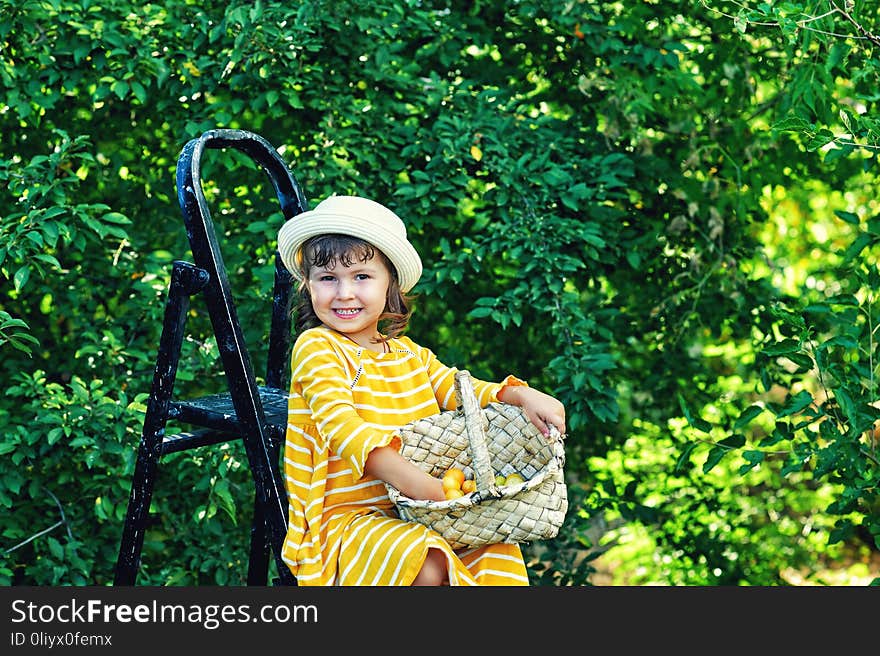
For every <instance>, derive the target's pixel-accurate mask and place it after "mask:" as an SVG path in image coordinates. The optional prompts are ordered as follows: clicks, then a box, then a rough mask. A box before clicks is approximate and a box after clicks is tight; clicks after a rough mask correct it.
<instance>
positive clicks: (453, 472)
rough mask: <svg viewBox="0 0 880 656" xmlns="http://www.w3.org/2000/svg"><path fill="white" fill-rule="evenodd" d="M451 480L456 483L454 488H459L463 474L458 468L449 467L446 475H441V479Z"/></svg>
mask: <svg viewBox="0 0 880 656" xmlns="http://www.w3.org/2000/svg"><path fill="white" fill-rule="evenodd" d="M447 477H449V478H452V479H455V481H456V485H455V486H456V487H461V484H462V483H463V482H464V472H463V471H462V470H460V469H459V468H458V467H450V468H449V469H447V470H446V473H445V474H443V478H447Z"/></svg>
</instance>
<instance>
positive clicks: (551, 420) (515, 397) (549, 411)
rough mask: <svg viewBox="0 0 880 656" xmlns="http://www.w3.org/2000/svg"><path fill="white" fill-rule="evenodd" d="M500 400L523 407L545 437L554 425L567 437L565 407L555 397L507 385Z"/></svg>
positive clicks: (500, 393)
mask: <svg viewBox="0 0 880 656" xmlns="http://www.w3.org/2000/svg"><path fill="white" fill-rule="evenodd" d="M498 400H499V401H501V402H502V403H509V404H511V405H518V406H519V407H521V408H522V409H523V411H524V412H525V413H526V416H527V417H528V418H529V421H531V422H532V423H533V424H534V425H535V426H536V427H537V429H538V430H539V431H541V433H542V434H543V435H545V436H549V435H550V426H551V425H552V426H555V427H556V430H558V431H559V433H560V434H561V435H563V436H565V406H564V405H562V403H561V402H560V401H558V400H557V399H556V398H555V397H552V396H550V395H549V394H545V393H544V392H542V391H540V390H536V389H535V388H533V387H526V386H524V385H505V386H504V387H502V388H501V391H500V392H499V393H498Z"/></svg>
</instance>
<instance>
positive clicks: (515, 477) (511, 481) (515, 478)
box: [504, 472, 526, 485]
mask: <svg viewBox="0 0 880 656" xmlns="http://www.w3.org/2000/svg"><path fill="white" fill-rule="evenodd" d="M525 480H526V479H524V478H523V477H522V474H518V473H516V472H513V473H512V474H508V475H507V477H506V478H505V479H504V484H505V485H517V484H519V483H524V482H525Z"/></svg>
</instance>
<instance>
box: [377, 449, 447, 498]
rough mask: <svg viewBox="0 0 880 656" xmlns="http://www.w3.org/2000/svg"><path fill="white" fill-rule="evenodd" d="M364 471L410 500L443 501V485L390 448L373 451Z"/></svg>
mask: <svg viewBox="0 0 880 656" xmlns="http://www.w3.org/2000/svg"><path fill="white" fill-rule="evenodd" d="M364 471H365V472H366V473H368V474H369V475H370V476H373V477H375V478H378V479H381V480H383V481H385V482H386V483H388V484H390V485H393V486H394V487H396V488H397V489H398V490H400V491H401V492H403V493H404V494H405V495H406V496H408V497H409V498H410V499H428V500H431V501H443V500H444V499H445V498H446V497H445V496H444V495H443V483H442V482H441V481H440V479H439V478H435V477H433V476H431V475H430V474H428V473H427V472H423V471H422V470H421V469H419V468H418V467H416V466H415V465H414V464H413V463H411V462H410V461H409V460H407V459H406V458H404V457H403V456H402V455H400V453H399V452H398V451H397V450H395V449H394V448H393V447H390V446H380V447H377V448H375V449H373V450H372V451H371V452H370V455H369V456H367V462H366V464H365V466H364Z"/></svg>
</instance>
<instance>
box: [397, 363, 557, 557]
mask: <svg viewBox="0 0 880 656" xmlns="http://www.w3.org/2000/svg"><path fill="white" fill-rule="evenodd" d="M455 393H456V397H457V400H458V405H457V408H456V409H455V410H448V411H444V412H440V413H438V414H435V415H431V416H430V417H425V418H424V419H419V420H417V421H414V422H411V423H409V424H407V425H406V426H404V427H403V428H401V429H400V438H401V441H402V447H401V451H400V452H401V454H402V455H403V456H404V457H406V458H408V459H409V460H410V461H412V462H413V463H415V465H416V466H418V467H419V468H420V469H422V470H423V471H425V472H427V473H429V474H430V475H431V476H435V477H441V476H442V475H443V473H444V472H445V471H446V470H447V469H449V468H450V467H458V468H459V469H461V470H462V471H464V473H465V475H467V476H468V477H471V476H473V478H474V479H475V481H476V488H477V489H476V491H475V492H471V493H470V494H466V495H465V496H463V497H459V498H458V499H451V500H446V501H427V500H424V499H410V498H409V497H407V496H406V495H404V494H402V493H401V492H400V491H399V490H398V489H397V488H395V487H394V486H392V485H389V484H386V486H385V487H386V488H387V490H388V496H389V498H390V499H391V501H392V502H393V503H394V504H395V506H396V507H397V511H398V514H399V515H400V517H401V518H403V519H406V520H408V521H414V522H419V523H421V524H424V525H426V526H428V527H429V528H432V529H434V530H435V531H437V532H438V533H440V534H441V535H442V536H443V537H444V538H445V539H446V541H447V542H449V544H450V545H451V546H452V547H453V548H454V549H460V548H465V547H478V546H482V545H486V544H495V543H498V542H509V543H522V542H532V541H534V540H547V539H550V538H554V537H556V534H557V533H558V531H559V527H560V526H561V525H562V522H563V520H564V519H565V513H566V511H567V510H568V494H567V490H566V487H565V481H564V478H563V466H564V465H565V449H564V446H563V438H562V436H561V435H560V433H559V431H557V430H555V429H551V433H550V436H549V437H545V436H544V435H542V434H541V432H540V431H539V430H538V429H537V428H536V427H535V426H534V424H532V422H531V421H529V419H528V417H527V416H526V415H525V413H524V412H523V410H522V409H521V408H519V407H516V406H513V405H508V404H505V403H490V404H489V405H487V406H486V407H485V408H480V407H479V403H478V401H477V397H476V393H475V392H474V388H473V383H472V382H471V379H470V374H469V373H468V372H467V371H465V370H461V371H458V372H456V375H455ZM513 472H518V473H519V474H521V475H522V477H523V479H524V482H522V483H516V484H512V485H503V486H500V487H499V486H497V485H496V484H495V475H496V474H501V475H503V476H507V475H508V474H511V473H513Z"/></svg>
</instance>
